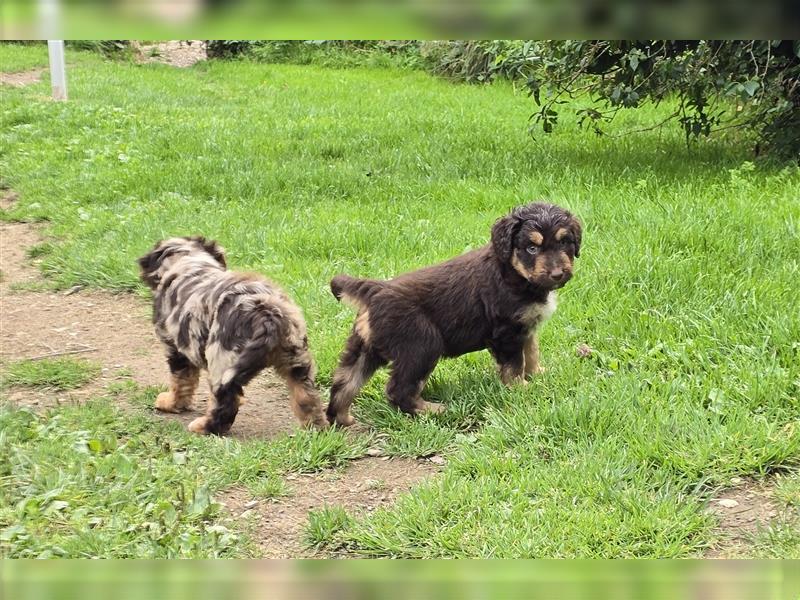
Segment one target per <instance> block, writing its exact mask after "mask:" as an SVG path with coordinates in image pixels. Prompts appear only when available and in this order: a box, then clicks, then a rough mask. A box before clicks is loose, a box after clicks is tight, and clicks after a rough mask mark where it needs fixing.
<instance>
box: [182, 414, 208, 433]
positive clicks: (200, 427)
mask: <svg viewBox="0 0 800 600" xmlns="http://www.w3.org/2000/svg"><path fill="white" fill-rule="evenodd" d="M186 429H188V430H189V431H191V432H192V433H199V434H200V435H206V434H207V433H208V417H197V418H196V419H195V420H194V421H192V422H191V423H189V425H188V426H187V427H186Z"/></svg>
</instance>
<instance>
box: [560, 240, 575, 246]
mask: <svg viewBox="0 0 800 600" xmlns="http://www.w3.org/2000/svg"><path fill="white" fill-rule="evenodd" d="M571 243H572V240H571V239H569V238H564V239H563V240H561V245H562V246H568V245H569V244H571Z"/></svg>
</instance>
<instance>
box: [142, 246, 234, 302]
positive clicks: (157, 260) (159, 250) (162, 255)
mask: <svg viewBox="0 0 800 600" xmlns="http://www.w3.org/2000/svg"><path fill="white" fill-rule="evenodd" d="M185 256H197V257H199V258H200V259H202V260H207V261H208V262H209V263H211V264H215V265H219V266H221V267H222V268H225V266H226V264H225V250H224V249H223V248H222V246H220V245H219V244H217V242H215V241H213V240H206V239H205V238H204V237H201V236H190V237H178V238H169V239H167V240H162V241H160V242H158V243H157V244H156V245H155V247H154V248H153V249H152V250H151V251H150V252H148V253H147V254H145V255H144V256H142V257H141V258H140V259H139V270H140V271H139V276H140V277H141V279H142V281H143V282H144V283H146V284H147V285H148V286H149V287H150V288H151V289H156V288H157V287H158V284H159V283H161V279H162V277H163V276H164V273H166V272H167V271H169V269H170V268H171V267H172V266H173V265H174V264H175V262H176V261H178V260H180V259H181V258H183V257H185Z"/></svg>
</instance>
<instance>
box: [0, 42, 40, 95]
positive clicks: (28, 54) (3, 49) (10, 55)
mask: <svg viewBox="0 0 800 600" xmlns="http://www.w3.org/2000/svg"><path fill="white" fill-rule="evenodd" d="M48 64H49V60H48V58H47V44H46V43H45V42H40V43H37V44H25V45H23V44H11V43H8V42H0V73H18V72H19V71H28V70H29V69H35V68H38V67H47V65H48ZM0 90H3V91H4V88H0Z"/></svg>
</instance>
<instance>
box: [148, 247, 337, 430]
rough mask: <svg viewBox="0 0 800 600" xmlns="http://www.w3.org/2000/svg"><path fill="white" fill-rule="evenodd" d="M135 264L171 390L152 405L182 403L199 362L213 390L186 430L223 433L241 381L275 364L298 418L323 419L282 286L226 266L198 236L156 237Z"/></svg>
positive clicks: (298, 317)
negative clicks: (149, 300)
mask: <svg viewBox="0 0 800 600" xmlns="http://www.w3.org/2000/svg"><path fill="white" fill-rule="evenodd" d="M139 266H140V268H141V278H142V280H143V281H144V282H145V283H146V284H147V285H148V286H150V288H151V289H152V290H153V297H154V306H153V323H154V324H155V329H156V335H158V337H159V339H160V340H161V341H162V342H163V344H164V346H165V349H166V353H167V362H168V363H169V370H170V373H171V374H172V380H171V382H170V390H169V391H168V392H163V393H161V394H160V395H159V396H158V398H157V399H156V404H155V406H156V408H157V409H158V410H162V411H167V412H182V411H185V410H187V409H188V408H189V407H190V405H191V403H192V399H193V396H194V392H195V390H196V389H197V384H198V380H199V377H200V369H207V370H208V380H209V384H210V386H211V394H212V397H211V398H210V400H209V402H208V410H207V412H206V415H205V416H202V417H199V418H197V419H195V420H194V421H192V422H191V423H190V424H189V430H190V431H194V432H195V433H214V434H224V433H226V432H227V431H228V430H229V429H230V428H231V425H233V421H234V419H235V418H236V414H237V412H238V411H239V405H240V404H241V402H242V396H243V393H244V390H243V388H244V386H245V385H247V384H248V382H249V381H250V380H251V379H252V378H253V377H255V376H256V375H257V374H258V373H259V372H260V371H261V370H262V369H264V368H266V367H274V368H275V370H276V371H277V372H278V374H279V375H280V376H281V377H282V378H283V379H284V380H285V381H286V383H287V384H288V386H289V393H290V396H291V401H292V410H293V411H294V413H295V415H296V416H297V418H298V420H299V421H300V422H301V423H302V424H303V425H313V426H316V427H319V428H323V427H326V426H327V422H326V421H325V417H324V416H323V414H322V406H321V403H320V400H319V394H318V392H317V389H316V387H315V385H314V375H315V371H316V367H315V365H314V360H313V359H312V357H311V354H310V353H309V350H308V339H307V337H306V324H305V321H304V320H303V314H302V313H301V312H300V309H299V308H298V307H297V306H296V305H295V304H294V303H293V302H292V301H291V300H290V299H289V297H288V296H287V295H286V293H285V292H284V291H283V290H281V289H280V288H279V287H278V286H277V285H275V284H274V283H272V282H270V281H268V280H266V279H264V278H262V277H260V276H259V275H253V274H246V273H235V272H232V271H228V270H226V265H225V254H224V250H223V249H222V247H221V246H219V245H218V244H217V243H216V242H214V241H209V240H206V239H205V238H203V237H199V236H194V237H180V238H170V239H168V240H163V241H161V242H158V243H157V244H156V245H155V247H154V248H153V250H152V251H150V252H149V253H147V254H146V255H145V256H143V257H142V258H140V259H139Z"/></svg>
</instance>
